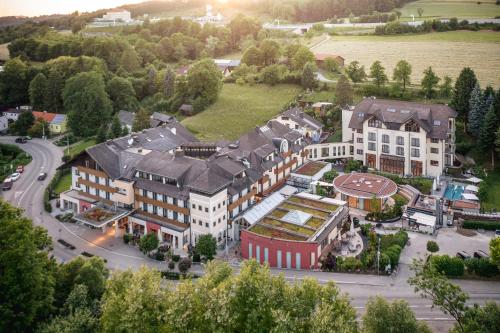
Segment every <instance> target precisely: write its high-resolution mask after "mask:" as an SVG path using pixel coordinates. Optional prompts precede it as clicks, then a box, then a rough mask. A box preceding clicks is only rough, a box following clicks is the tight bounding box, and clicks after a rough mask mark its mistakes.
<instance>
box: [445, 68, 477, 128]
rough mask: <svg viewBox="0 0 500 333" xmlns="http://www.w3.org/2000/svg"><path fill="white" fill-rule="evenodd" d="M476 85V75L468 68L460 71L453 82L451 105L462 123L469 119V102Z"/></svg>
mask: <svg viewBox="0 0 500 333" xmlns="http://www.w3.org/2000/svg"><path fill="white" fill-rule="evenodd" d="M476 83H477V79H476V75H475V74H474V71H473V70H472V69H470V68H469V67H465V68H464V69H462V71H461V72H460V75H459V76H458V78H457V81H456V82H455V89H454V91H453V99H452V101H451V105H452V107H453V108H454V109H455V110H456V111H457V112H458V117H459V118H460V119H462V120H464V122H467V120H468V117H469V109H470V106H469V100H470V96H471V93H472V90H473V89H474V87H475V85H476ZM464 129H466V127H465V128H464Z"/></svg>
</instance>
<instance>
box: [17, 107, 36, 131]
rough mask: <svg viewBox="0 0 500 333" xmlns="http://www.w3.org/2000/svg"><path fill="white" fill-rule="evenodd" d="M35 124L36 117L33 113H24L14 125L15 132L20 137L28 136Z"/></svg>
mask: <svg viewBox="0 0 500 333" xmlns="http://www.w3.org/2000/svg"><path fill="white" fill-rule="evenodd" d="M34 123H35V117H34V116H33V113H32V112H31V111H26V112H22V113H21V114H20V115H19V118H17V120H16V122H15V123H14V125H13V129H14V132H15V133H16V134H18V135H26V134H27V133H28V130H29V129H30V128H31V127H32V126H33V124H34Z"/></svg>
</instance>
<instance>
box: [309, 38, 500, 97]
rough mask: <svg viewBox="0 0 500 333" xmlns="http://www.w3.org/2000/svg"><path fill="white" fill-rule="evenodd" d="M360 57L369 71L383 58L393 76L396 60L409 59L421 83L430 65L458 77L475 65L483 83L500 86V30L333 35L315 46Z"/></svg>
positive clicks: (414, 78) (348, 57) (415, 79)
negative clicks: (466, 68)
mask: <svg viewBox="0 0 500 333" xmlns="http://www.w3.org/2000/svg"><path fill="white" fill-rule="evenodd" d="M313 51H314V52H318V53H333V54H338V55H341V56H342V57H344V58H345V61H346V64H348V63H349V62H351V61H354V60H357V61H359V62H360V63H361V64H362V65H364V66H365V67H366V69H367V70H368V69H369V67H370V66H371V64H372V63H373V62H374V61H375V60H380V61H381V62H382V65H383V66H384V67H385V68H386V72H387V73H388V76H389V78H391V77H392V71H393V69H394V67H395V65H396V63H397V62H398V61H399V60H401V59H405V60H407V61H408V62H409V63H410V64H411V65H412V67H413V73H412V83H416V84H420V80H421V79H422V76H423V74H422V72H423V71H424V69H426V68H427V67H428V66H432V68H433V70H434V71H435V72H436V73H437V74H438V75H439V76H441V77H442V76H444V75H449V76H450V77H452V78H453V79H455V78H456V77H457V76H458V74H459V73H460V71H461V70H462V68H463V67H467V66H468V67H471V68H472V69H473V70H474V71H475V73H476V76H477V77H478V79H479V81H480V82H481V85H482V86H483V87H484V86H486V85H488V84H491V85H493V86H494V87H497V88H498V87H500V56H499V54H500V33H499V32H491V31H477V32H475V31H450V32H435V33H429V34H415V35H398V36H333V37H331V38H330V40H328V41H327V42H325V43H323V44H320V45H319V46H318V47H316V48H314V49H313Z"/></svg>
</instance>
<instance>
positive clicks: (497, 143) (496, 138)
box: [495, 126, 500, 157]
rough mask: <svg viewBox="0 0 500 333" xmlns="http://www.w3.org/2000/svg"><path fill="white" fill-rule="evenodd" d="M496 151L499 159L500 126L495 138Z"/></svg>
mask: <svg viewBox="0 0 500 333" xmlns="http://www.w3.org/2000/svg"><path fill="white" fill-rule="evenodd" d="M495 147H496V148H495V150H496V151H497V153H498V157H500V126H499V127H498V128H497V131H496V136H495Z"/></svg>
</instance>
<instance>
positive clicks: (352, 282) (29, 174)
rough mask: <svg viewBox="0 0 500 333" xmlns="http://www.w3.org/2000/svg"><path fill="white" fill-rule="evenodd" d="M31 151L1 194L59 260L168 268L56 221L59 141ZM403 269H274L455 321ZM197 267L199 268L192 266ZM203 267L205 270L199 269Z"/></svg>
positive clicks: (479, 290) (499, 295)
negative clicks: (44, 234) (50, 192)
mask: <svg viewBox="0 0 500 333" xmlns="http://www.w3.org/2000/svg"><path fill="white" fill-rule="evenodd" d="M14 139H15V138H14V137H0V143H11V144H14ZM19 146H20V147H21V148H22V149H23V150H25V151H26V152H27V153H29V154H31V156H32V157H33V161H32V162H31V163H30V164H29V165H28V166H26V168H25V171H24V173H23V174H22V176H21V178H20V179H19V180H18V181H16V182H15V183H14V186H13V188H12V189H11V190H10V191H6V192H2V194H1V196H2V197H4V198H5V199H6V200H8V201H10V202H11V203H13V204H14V205H15V206H18V207H21V208H24V210H25V214H26V215H27V216H28V217H30V218H32V220H33V223H35V224H36V225H42V226H43V227H45V228H46V229H47V230H48V232H49V234H50V235H51V236H52V238H53V240H54V250H53V251H52V253H53V254H54V256H55V257H56V258H57V259H58V260H60V261H68V260H70V259H71V258H73V257H75V256H78V255H80V253H81V252H83V251H87V252H89V253H92V254H94V255H97V256H100V257H102V258H104V259H106V260H107V264H108V267H109V268H111V269H127V268H132V269H137V268H138V267H140V266H141V265H148V266H150V267H155V268H159V269H165V264H164V263H163V264H160V263H159V262H156V261H153V260H150V259H148V258H146V257H144V256H141V255H140V254H138V255H137V256H130V255H125V254H122V253H117V252H114V251H111V250H108V249H106V248H103V247H99V246H97V245H95V244H93V243H91V242H88V241H87V240H85V239H83V238H81V237H79V236H78V235H76V234H74V233H73V232H72V231H71V230H69V229H68V228H67V227H66V226H65V225H64V224H63V223H61V222H59V221H57V220H56V219H55V218H53V217H52V216H51V215H49V214H48V213H46V212H45V211H44V209H43V193H44V189H45V187H46V186H47V184H48V183H49V182H50V179H52V177H53V175H54V174H55V170H56V168H57V167H58V166H59V165H60V164H61V162H60V161H61V157H62V154H63V153H62V149H61V148H58V147H56V146H55V145H53V144H52V143H51V142H49V141H43V140H40V139H33V140H31V141H28V142H27V143H26V144H20V145H19ZM40 172H47V173H48V176H47V178H46V180H44V181H43V182H40V181H38V180H37V176H38V174H39V173H40ZM57 239H64V240H65V241H67V242H69V243H71V244H72V245H74V246H75V247H76V249H75V250H70V249H67V248H66V247H64V246H62V245H61V244H59V243H58V242H57ZM400 266H401V267H400V272H399V274H398V276H397V277H395V278H391V277H386V276H373V275H363V274H344V273H325V272H308V271H293V270H276V269H273V270H272V272H273V273H274V274H283V275H284V276H285V278H286V279H287V280H289V281H295V280H300V279H302V278H304V277H306V276H313V277H314V278H317V279H318V280H319V281H320V282H321V283H326V282H327V281H330V280H333V281H335V282H336V283H337V284H338V285H339V287H340V289H341V290H342V291H344V292H347V293H349V296H350V298H351V302H352V305H353V306H354V307H355V308H356V309H357V310H358V311H359V313H363V312H364V305H365V303H366V301H367V300H368V298H369V297H371V296H375V295H381V296H384V297H386V298H389V299H405V300H406V301H408V302H409V303H410V306H411V307H412V309H413V310H414V312H415V314H416V316H417V317H418V318H419V319H422V320H426V321H429V322H430V323H431V325H432V327H433V328H434V329H435V330H438V331H441V330H443V329H447V328H449V327H450V326H451V324H452V322H451V321H450V317H449V316H447V315H444V314H443V313H442V312H441V311H439V310H437V309H431V303H430V302H429V301H428V300H423V299H421V298H420V297H419V296H418V295H416V294H415V293H414V292H413V288H412V287H411V286H409V285H408V284H407V283H406V280H407V278H408V276H409V274H410V273H409V270H408V265H407V264H405V263H401V264H400ZM236 269H237V268H236ZM193 270H195V269H193ZM199 272H201V271H199ZM456 282H457V283H458V284H459V285H460V286H461V287H462V288H463V289H464V290H465V291H467V292H469V293H470V296H471V302H477V303H480V304H482V303H484V301H486V300H494V301H496V302H500V283H498V282H485V281H466V280H461V281H456Z"/></svg>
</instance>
